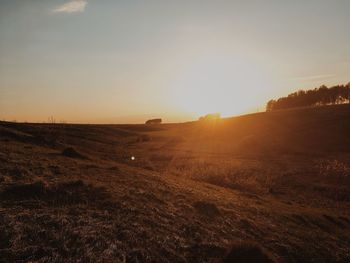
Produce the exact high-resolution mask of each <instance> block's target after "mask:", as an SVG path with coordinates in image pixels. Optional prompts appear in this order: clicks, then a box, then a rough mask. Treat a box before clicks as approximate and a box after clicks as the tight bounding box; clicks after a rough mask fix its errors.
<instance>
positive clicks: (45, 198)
mask: <svg viewBox="0 0 350 263" xmlns="http://www.w3.org/2000/svg"><path fill="white" fill-rule="evenodd" d="M0 196H1V198H2V199H3V200H8V201H11V200H12V201H27V200H35V201H42V202H45V203H48V204H50V205H55V206H60V205H70V204H90V203H96V202H99V201H105V200H107V199H108V198H109V195H108V194H107V193H106V191H105V190H104V189H103V188H99V187H95V186H93V185H91V184H86V183H85V182H83V181H82V180H77V181H68V182H63V183H57V184H53V185H47V184H45V183H44V182H43V181H36V182H33V183H21V184H12V185H8V186H6V187H5V188H4V189H3V190H2V191H1V192H0Z"/></svg>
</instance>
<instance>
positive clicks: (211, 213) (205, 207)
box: [193, 201, 220, 217]
mask: <svg viewBox="0 0 350 263" xmlns="http://www.w3.org/2000/svg"><path fill="white" fill-rule="evenodd" d="M193 207H194V208H195V209H196V210H197V212H198V213H200V214H201V215H204V216H208V217H216V216H219V215H220V210H219V209H218V208H217V206H216V205H215V204H213V203H209V202H205V201H197V202H195V203H194V204H193Z"/></svg>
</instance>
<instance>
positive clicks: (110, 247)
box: [0, 105, 350, 262]
mask: <svg viewBox="0 0 350 263" xmlns="http://www.w3.org/2000/svg"><path fill="white" fill-rule="evenodd" d="M349 117H350V107H349V106H345V105H343V106H332V107H324V108H310V109H299V110H289V111H279V112H278V111H276V112H270V113H259V114H252V115H246V116H241V117H237V118H230V119H224V120H220V121H218V122H193V123H185V124H166V125H155V126H152V125H150V126H146V125H71V124H21V123H8V122H1V123H0V222H1V224H0V262H14V261H25V262H26V261H39V262H62V261H64V262H76V261H79V260H80V261H83V262H86V261H87V262H221V261H222V259H223V258H224V257H225V255H226V253H227V251H228V250H229V249H230V248H231V247H232V244H233V243H237V242H238V243H239V242H242V241H248V242H256V243H258V244H259V246H261V247H263V248H264V249H265V250H267V251H268V252H269V253H271V254H272V256H273V257H276V258H277V259H278V260H279V261H281V262H347V260H349V257H350V249H349V248H350V154H349V151H350V141H349V136H348V135H349V134H350V118H349ZM131 157H133V158H131Z"/></svg>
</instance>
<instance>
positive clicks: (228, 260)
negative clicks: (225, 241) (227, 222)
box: [222, 242, 277, 263]
mask: <svg viewBox="0 0 350 263" xmlns="http://www.w3.org/2000/svg"><path fill="white" fill-rule="evenodd" d="M276 262H277V260H276V259H275V258H274V257H272V255H270V254H269V253H267V252H266V251H265V250H264V249H263V248H261V247H260V246H259V245H257V244H254V243H248V242H243V243H237V244H234V245H233V246H232V248H231V250H230V251H229V253H228V254H227V256H226V257H225V258H224V259H223V261H222V263H276Z"/></svg>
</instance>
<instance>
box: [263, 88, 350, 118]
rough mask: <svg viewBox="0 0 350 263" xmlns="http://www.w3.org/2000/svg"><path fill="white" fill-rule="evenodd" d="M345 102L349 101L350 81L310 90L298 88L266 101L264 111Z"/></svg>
mask: <svg viewBox="0 0 350 263" xmlns="http://www.w3.org/2000/svg"><path fill="white" fill-rule="evenodd" d="M346 103H350V83H348V84H347V85H337V86H333V87H331V88H327V87H326V86H325V85H322V86H321V87H319V88H315V89H312V90H307V91H305V90H299V91H297V92H293V93H291V94H289V95H288V96H287V97H282V98H279V99H277V100H270V101H268V102H267V104H266V111H273V110H280V109H288V108H296V107H312V106H321V105H333V104H346Z"/></svg>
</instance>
